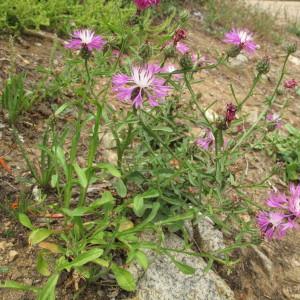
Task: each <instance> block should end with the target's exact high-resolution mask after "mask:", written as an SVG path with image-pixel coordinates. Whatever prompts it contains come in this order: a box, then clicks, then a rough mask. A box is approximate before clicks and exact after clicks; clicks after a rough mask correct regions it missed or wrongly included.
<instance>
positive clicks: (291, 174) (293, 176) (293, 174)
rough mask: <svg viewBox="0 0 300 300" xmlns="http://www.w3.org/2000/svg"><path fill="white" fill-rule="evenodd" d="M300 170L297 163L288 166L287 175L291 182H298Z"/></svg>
mask: <svg viewBox="0 0 300 300" xmlns="http://www.w3.org/2000/svg"><path fill="white" fill-rule="evenodd" d="M299 169H300V165H299V164H298V163H296V162H292V163H290V164H288V165H287V166H286V173H287V177H288V179H289V180H297V179H298V177H299V175H298V170H299Z"/></svg>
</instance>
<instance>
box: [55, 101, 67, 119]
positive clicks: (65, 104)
mask: <svg viewBox="0 0 300 300" xmlns="http://www.w3.org/2000/svg"><path fill="white" fill-rule="evenodd" d="M69 105H70V103H69V102H66V103H64V104H63V105H61V106H60V107H59V108H58V109H57V110H56V111H55V113H54V114H55V116H56V117H57V116H58V115H59V114H61V113H62V112H63V111H64V110H65V109H66V108H67V107H68V106H69Z"/></svg>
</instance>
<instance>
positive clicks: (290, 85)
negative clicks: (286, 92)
mask: <svg viewBox="0 0 300 300" xmlns="http://www.w3.org/2000/svg"><path fill="white" fill-rule="evenodd" d="M297 85H298V83H297V81H296V80H295V79H289V80H286V81H285V82H284V87H285V88H286V89H294V88H295V87H296V86H297Z"/></svg>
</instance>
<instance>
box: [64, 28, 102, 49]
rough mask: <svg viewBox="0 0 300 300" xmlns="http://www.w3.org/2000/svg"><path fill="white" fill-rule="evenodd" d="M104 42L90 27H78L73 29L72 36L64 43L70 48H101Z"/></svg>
mask: <svg viewBox="0 0 300 300" xmlns="http://www.w3.org/2000/svg"><path fill="white" fill-rule="evenodd" d="M105 44H106V41H105V40H104V39H103V38H102V37H101V36H100V35H95V32H94V31H92V30H90V29H80V30H77V31H74V32H73V34H72V38H71V39H70V40H69V41H68V42H67V44H66V45H65V47H66V48H69V49H72V50H82V49H83V50H88V51H89V52H92V51H93V50H101V49H102V48H103V46H104V45H105Z"/></svg>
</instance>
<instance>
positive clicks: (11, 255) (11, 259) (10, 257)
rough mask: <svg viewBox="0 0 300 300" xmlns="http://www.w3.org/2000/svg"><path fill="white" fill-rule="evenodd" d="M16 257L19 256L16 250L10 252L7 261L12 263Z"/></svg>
mask: <svg viewBox="0 0 300 300" xmlns="http://www.w3.org/2000/svg"><path fill="white" fill-rule="evenodd" d="M18 255H19V253H18V252H17V251H16V250H10V251H9V253H8V261H9V262H12V261H14V260H15V259H16V258H17V256H18Z"/></svg>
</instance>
